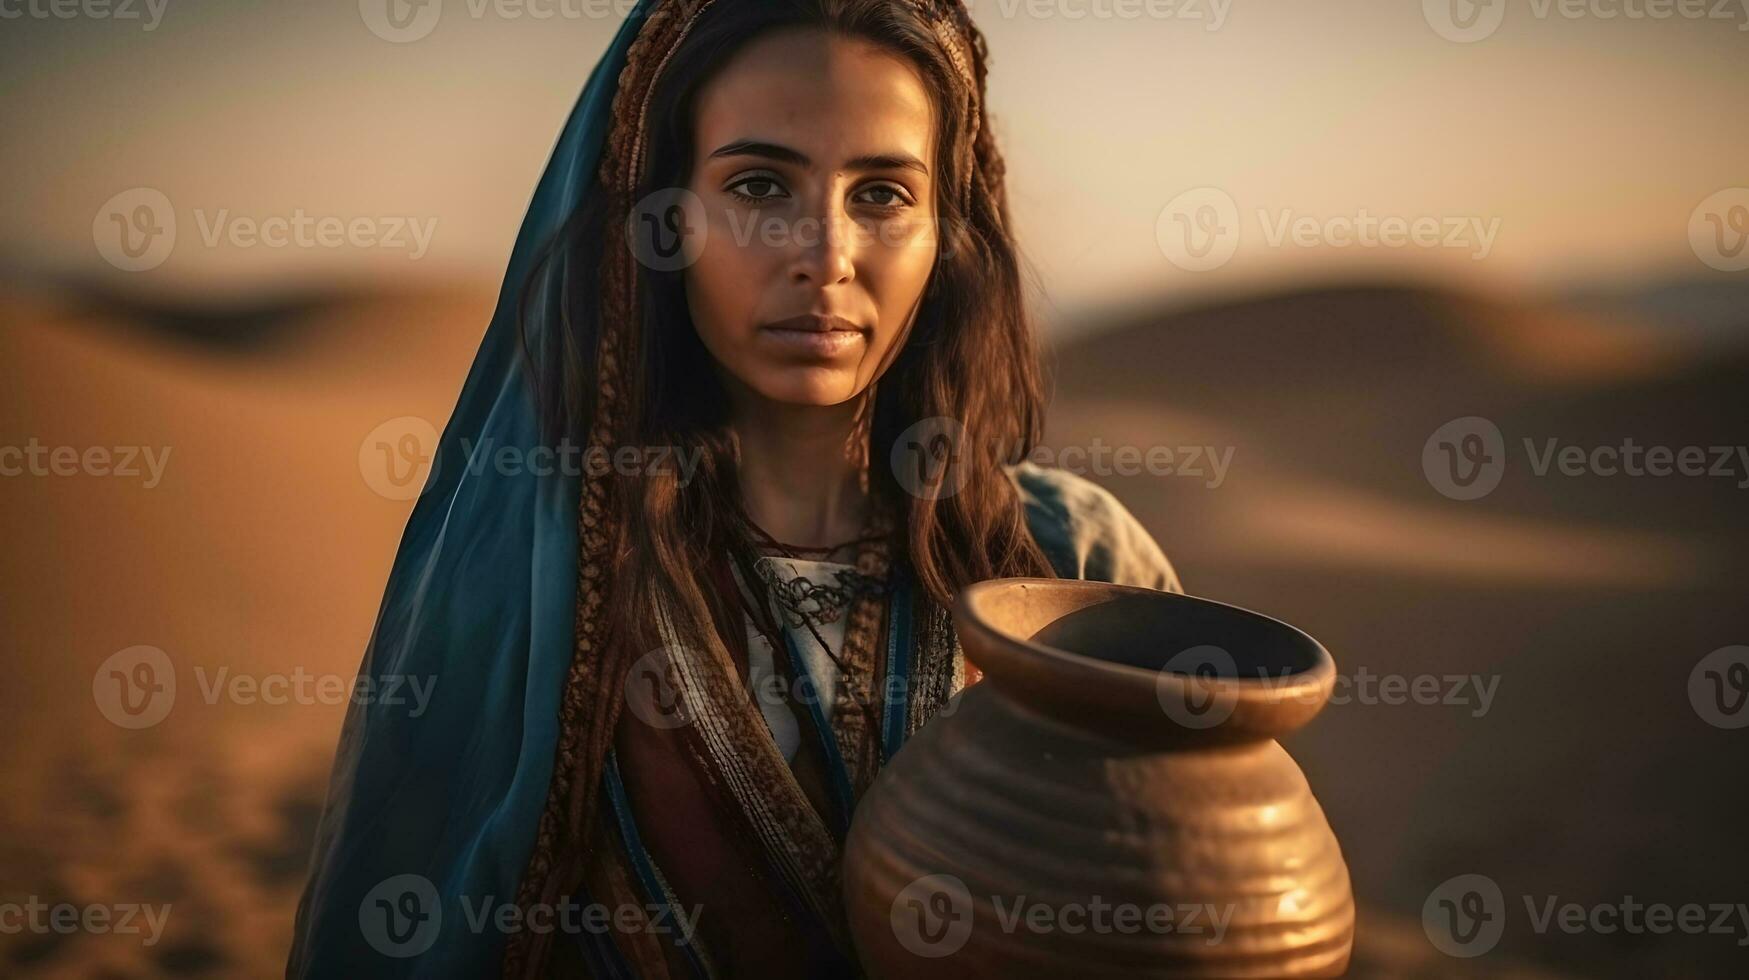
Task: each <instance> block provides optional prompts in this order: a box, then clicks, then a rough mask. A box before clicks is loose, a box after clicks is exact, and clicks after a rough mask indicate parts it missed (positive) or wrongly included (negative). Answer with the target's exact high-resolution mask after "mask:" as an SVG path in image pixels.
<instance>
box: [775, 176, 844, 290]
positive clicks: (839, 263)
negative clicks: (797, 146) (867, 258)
mask: <svg viewBox="0 0 1749 980" xmlns="http://www.w3.org/2000/svg"><path fill="white" fill-rule="evenodd" d="M854 232H855V229H854V228H853V227H852V219H851V217H850V215H848V214H846V213H845V210H844V207H843V206H842V205H841V204H839V203H837V190H836V188H834V189H833V190H832V192H831V198H830V199H829V200H827V201H826V202H824V203H822V204H821V205H819V206H817V207H815V208H813V209H811V211H810V213H809V214H808V215H807V216H806V217H803V218H801V219H800V220H798V221H797V223H796V228H795V229H794V231H793V234H792V235H791V239H792V241H791V244H790V248H791V251H792V253H793V257H792V258H791V260H790V277H791V278H792V279H793V280H794V281H795V282H796V283H797V284H809V283H812V284H815V285H820V286H831V285H839V284H843V283H848V282H850V281H852V280H853V279H855V278H856V241H855V238H856V236H855V234H854Z"/></svg>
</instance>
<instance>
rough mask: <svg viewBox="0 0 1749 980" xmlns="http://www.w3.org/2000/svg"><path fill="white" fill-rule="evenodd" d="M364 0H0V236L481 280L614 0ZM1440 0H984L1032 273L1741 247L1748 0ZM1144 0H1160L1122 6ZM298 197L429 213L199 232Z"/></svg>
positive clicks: (1596, 255)
mask: <svg viewBox="0 0 1749 980" xmlns="http://www.w3.org/2000/svg"><path fill="white" fill-rule="evenodd" d="M60 2H62V3H67V4H70V5H71V6H69V7H66V8H61V9H65V10H71V11H92V12H93V13H95V12H97V11H102V10H105V9H111V7H113V6H115V5H119V4H120V3H121V0H112V4H111V7H106V6H105V5H103V4H102V3H100V2H99V0H60ZM374 2H377V0H362V3H361V2H358V0H352V2H339V0H335V2H321V3H318V2H311V3H233V4H223V3H218V2H193V0H153V2H152V4H148V3H147V2H146V0H132V3H131V5H130V10H131V11H132V12H134V13H136V14H137V15H138V17H139V19H137V20H131V21H130V20H121V19H116V18H115V17H114V16H113V15H112V16H108V17H100V16H94V15H93V13H80V14H79V15H78V16H76V17H74V18H72V19H60V18H57V17H55V16H53V14H52V13H48V12H47V11H49V4H50V0H0V13H5V14H6V15H7V16H6V17H5V18H4V19H0V152H3V153H4V158H5V159H6V161H7V170H8V174H9V179H8V180H6V181H4V182H0V257H3V258H4V259H5V260H6V261H7V263H8V264H9V265H12V266H14V267H16V266H18V265H20V264H23V265H25V266H26V267H28V268H56V269H62V270H90V271H94V272H95V271H102V272H105V273H110V270H109V268H108V266H106V265H105V264H104V261H103V259H102V258H101V257H100V256H99V253H98V251H97V248H96V246H95V245H94V234H95V232H94V229H93V224H94V221H95V220H96V219H97V218H98V216H99V213H100V211H101V209H102V208H103V207H104V206H105V204H106V202H107V201H109V200H110V199H111V198H112V196H113V195H116V194H117V193H118V192H122V191H126V190H129V189H131V188H136V187H148V188H153V189H155V190H157V191H160V192H162V193H163V194H164V195H165V197H166V198H167V199H168V200H169V201H170V202H171V203H172V206H173V208H174V209H175V213H176V215H177V220H178V234H177V238H176V244H175V248H174V251H173V252H172V253H171V254H170V255H169V257H168V259H167V260H166V261H164V262H163V264H162V265H160V266H158V267H157V268H154V269H152V270H150V271H146V272H135V273H127V274H125V277H126V278H127V279H128V280H129V281H130V282H131V283H134V284H138V285H142V286H145V287H149V288H171V289H179V290H180V289H196V290H200V291H209V290H210V291H219V292H222V291H231V290H238V289H250V288H255V287H256V286H257V285H259V284H261V283H263V282H270V281H275V280H281V279H285V278H287V277H291V278H297V279H303V278H306V277H308V278H320V277H327V276H331V275H333V274H335V273H337V272H340V273H347V274H356V275H361V276H366V277H369V278H371V279H373V280H374V279H377V278H379V277H401V276H407V277H412V278H420V277H428V276H433V275H436V276H445V277H447V276H453V275H465V276H472V277H478V278H481V279H485V280H495V279H496V278H497V277H498V276H499V275H500V274H501V271H502V268H503V263H504V260H505V258H506V256H507V255H508V251H509V247H510V244H511V241H512V239H513V237H514V235H515V233H516V229H517V226H518V224H519V222H520V221H521V218H522V212H523V209H524V207H525V205H526V202H527V199H528V195H529V193H530V191H531V190H532V188H533V186H534V182H535V180H536V178H537V177H538V175H539V172H540V169H541V167H542V166H543V165H544V163H545V159H546V155H547V153H548V151H549V150H550V148H551V145H552V141H553V139H554V137H555V135H556V134H557V132H558V128H559V126H560V125H561V124H562V122H563V119H564V117H565V115H566V113H567V111H568V110H569V109H570V107H571V104H572V102H573V101H574V99H575V97H576V95H577V93H578V91H579V90H580V88H581V86H582V84H583V81H584V80H585V78H586V76H587V74H588V72H589V69H590V67H591V66H592V65H593V64H594V63H595V61H596V59H597V58H598V57H599V55H600V53H601V52H602V50H603V49H604V48H605V45H606V43H607V40H608V38H609V37H610V35H611V32H612V31H613V30H614V29H615V28H616V26H617V20H614V19H612V17H611V16H609V17H606V18H604V17H601V16H598V15H595V14H597V13H598V12H599V11H600V10H601V9H602V8H601V7H599V6H595V7H591V6H590V3H591V2H592V0H497V2H496V3H492V4H488V3H487V2H486V0H431V2H440V3H441V4H442V5H441V6H440V7H438V8H436V9H437V10H439V11H441V14H440V16H439V19H438V20H437V21H436V22H435V24H434V26H433V27H432V28H431V29H430V31H429V33H428V34H427V35H426V36H424V37H422V38H420V39H418V40H415V41H411V42H409V43H390V42H389V41H386V40H384V39H382V38H381V37H379V36H377V35H376V34H374V33H372V31H371V30H370V29H369V27H367V23H366V16H365V13H366V12H367V11H368V10H369V8H370V5H371V4H372V3H374ZM1442 2H1445V0H1428V2H1427V3H1425V4H1424V3H1419V2H1403V3H1393V4H1381V3H1377V2H1364V0H1331V2H1324V3H1317V4H1312V3H1303V2H1294V0H1268V2H1265V0H1252V2H1246V0H1221V2H1220V3H1219V4H1216V3H1215V0H1152V6H1151V7H1150V6H1149V5H1148V4H1145V3H1144V2H1143V0H1037V2H1033V3H1029V2H1024V0H978V2H977V3H975V4H974V5H973V10H974V16H975V18H976V19H977V21H978V22H979V24H980V26H981V27H982V28H983V29H984V31H985V33H986V36H987V38H988V40H989V44H990V48H991V51H992V55H993V60H992V67H991V92H990V108H991V111H992V112H993V113H994V115H995V117H996V120H997V122H996V125H997V127H998V130H997V131H998V135H999V137H1000V138H1001V139H1002V140H1003V143H1004V149H1005V153H1006V155H1007V159H1008V162H1009V167H1010V190H1011V194H1012V203H1013V205H1014V208H1015V212H1016V215H1017V223H1018V225H1019V232H1020V235H1021V242H1022V247H1023V248H1024V250H1025V251H1026V253H1027V255H1028V256H1029V257H1030V259H1031V260H1032V262H1033V263H1034V265H1035V267H1036V269H1037V271H1038V273H1039V277H1040V279H1041V282H1042V285H1043V288H1044V290H1045V292H1046V296H1047V301H1048V303H1049V304H1050V305H1051V306H1053V307H1054V308H1055V309H1056V310H1058V311H1062V312H1067V313H1071V314H1072V313H1073V312H1074V311H1076V310H1080V309H1084V308H1086V307H1088V306H1091V305H1097V304H1102V303H1107V302H1112V301H1121V300H1124V299H1128V298H1135V297H1140V296H1154V295H1161V294H1168V293H1173V292H1191V291H1195V290H1201V289H1232V288H1248V287H1252V286H1257V285H1264V284H1269V283H1273V282H1279V281H1290V280H1295V279H1300V278H1305V277H1316V276H1320V275H1328V274H1343V273H1350V274H1352V273H1356V272H1359V273H1362V274H1366V273H1372V272H1379V271H1383V270H1403V269H1407V270H1410V271H1413V272H1424V273H1426V274H1428V275H1434V276H1438V277H1442V278H1451V279H1454V280H1458V281H1478V282H1487V283H1489V284H1507V285H1509V286H1514V285H1530V286H1533V287H1535V286H1543V285H1550V284H1559V283H1564V282H1568V281H1573V280H1599V279H1601V280H1617V279H1622V278H1631V277H1639V276H1644V277H1662V276H1667V275H1674V276H1685V275H1687V276H1699V277H1704V276H1720V275H1730V274H1731V273H1729V272H1723V273H1721V272H1717V271H1714V270H1713V269H1710V268H1708V267H1707V266H1706V265H1704V264H1702V262H1701V261H1700V260H1698V259H1697V257H1696V252H1695V251H1694V249H1693V248H1692V247H1691V244H1690V237H1689V232H1690V225H1691V219H1694V218H1695V217H1696V216H1695V212H1696V207H1697V205H1699V204H1700V203H1701V202H1702V201H1703V200H1704V199H1707V198H1708V197H1709V196H1711V195H1714V194H1715V193H1717V192H1719V191H1721V190H1726V189H1729V188H1732V187H1749V113H1745V111H1744V108H1743V99H1744V96H1745V94H1749V84H1746V83H1749V30H1745V29H1744V28H1745V27H1749V12H1746V11H1745V10H1744V9H1742V4H1738V6H1733V7H1728V8H1719V7H1717V6H1716V5H1715V3H1713V2H1710V0H1709V2H1708V3H1706V4H1702V5H1698V6H1696V5H1692V4H1690V5H1686V6H1687V9H1690V10H1700V11H1701V12H1703V13H1704V12H1710V11H1719V10H1721V9H1722V10H1723V12H1724V13H1726V14H1729V15H1731V16H1730V19H1712V18H1701V19H1694V18H1688V17H1684V16H1681V15H1680V13H1679V12H1673V13H1672V15H1671V16H1668V17H1665V18H1663V19H1651V18H1647V17H1644V16H1639V17H1630V16H1627V12H1639V13H1642V14H1643V13H1644V12H1645V10H1646V9H1647V8H1646V6H1645V0H1585V2H1583V3H1576V2H1574V0H1568V2H1567V3H1565V4H1561V3H1557V2H1554V0H1551V2H1550V3H1541V2H1537V3H1532V2H1528V0H1527V2H1524V3H1516V2H1514V3H1509V4H1508V5H1507V7H1506V8H1505V15H1504V18H1503V20H1501V21H1500V22H1499V23H1498V25H1497V27H1495V28H1494V29H1493V31H1492V33H1491V34H1489V35H1488V36H1486V37H1485V38H1482V39H1480V40H1476V41H1473V42H1468V43H1461V42H1458V41H1453V40H1448V39H1447V38H1446V37H1444V36H1441V34H1440V33H1439V30H1438V29H1436V26H1435V21H1437V20H1438V18H1439V14H1438V10H1437V7H1438V4H1440V3H1442ZM1455 2H1457V3H1458V4H1459V5H1460V7H1461V6H1463V5H1465V4H1467V0H1455ZM1733 2H1736V0H1733ZM1743 2H1744V3H1749V0H1743ZM1656 3H1657V0H1653V9H1657V7H1656ZM1149 9H1153V10H1157V11H1160V12H1162V13H1163V14H1164V15H1165V16H1159V17H1149V16H1145V15H1144V16H1140V17H1134V16H1132V17H1120V16H1117V14H1119V13H1121V12H1125V11H1126V10H1127V11H1129V12H1145V11H1146V10H1149ZM1481 9H1482V10H1483V11H1484V15H1485V14H1486V10H1487V9H1488V8H1481ZM32 11H35V13H32ZM1562 11H1566V12H1567V14H1563V13H1562ZM21 12H22V13H21ZM536 12H550V13H551V15H552V16H549V17H546V18H544V19H537V18H536V17H535V16H534V14H535V13H536ZM1609 12H1615V13H1616V14H1617V16H1614V17H1605V16H1602V15H1603V14H1606V13H1609ZM1076 13H1080V14H1082V15H1083V16H1080V17H1079V18H1076V17H1073V16H1071V15H1073V14H1076ZM14 14H18V15H17V16H14ZM1568 15H1576V16H1568ZM154 16H156V18H157V19H156V20H155V26H154V27H152V29H150V30H147V29H145V27H146V26H147V24H148V23H153V22H154V20H153V18H154ZM1211 28H1215V29H1211ZM1448 29H1449V28H1448ZM1195 188H1214V189H1216V190H1217V191H1218V192H1219V193H1220V194H1222V195H1225V198H1226V199H1227V200H1230V201H1231V202H1232V205H1233V208H1234V210H1235V212H1236V215H1237V222H1238V224H1237V239H1236V245H1235V246H1234V251H1233V253H1232V256H1231V258H1230V259H1228V260H1227V261H1225V262H1224V263H1223V264H1220V265H1219V266H1218V267H1215V268H1212V269H1209V270H1205V271H1195V270H1191V269H1187V268H1185V267H1184V266H1183V265H1182V264H1180V263H1175V262H1174V261H1173V258H1172V256H1171V255H1169V254H1168V252H1169V248H1168V247H1165V246H1163V245H1162V243H1161V237H1160V235H1159V234H1158V232H1159V231H1160V229H1161V227H1162V226H1164V227H1165V228H1166V230H1167V234H1168V237H1170V235H1171V234H1178V233H1180V230H1175V226H1173V224H1172V222H1173V221H1174V220H1177V219H1174V218H1173V217H1172V216H1171V215H1168V216H1167V217H1166V218H1165V219H1162V210H1163V209H1165V208H1166V207H1167V206H1168V203H1169V202H1173V201H1174V200H1175V199H1176V198H1179V195H1180V194H1181V193H1183V192H1185V191H1188V190H1192V189H1195ZM1182 200H1183V199H1180V202H1182ZM299 211H301V212H302V213H304V214H306V215H308V216H310V217H312V218H317V217H328V218H337V219H341V220H343V221H350V220H352V219H355V218H359V217H365V218H371V219H379V218H386V217H404V218H407V219H409V220H410V221H412V222H414V223H423V224H424V225H425V226H426V228H427V230H428V231H429V242H428V243H427V244H426V247H425V249H424V251H423V253H422V254H421V255H420V256H419V257H418V258H417V259H415V258H412V257H411V256H412V249H411V248H410V247H390V246H388V245H383V246H376V247H358V246H344V245H342V246H309V247H297V246H290V247H284V248H270V247H266V246H264V245H260V244H255V245H253V246H251V247H242V246H237V245H235V244H233V243H232V242H230V241H227V240H223V239H221V240H220V241H219V242H218V243H217V244H211V245H209V244H208V243H207V241H206V237H207V236H206V235H205V234H203V231H210V229H211V228H212V227H215V224H214V223H215V222H218V221H220V220H224V221H234V220H237V219H239V218H245V219H252V220H255V221H261V220H265V219H268V218H272V217H275V216H279V217H284V218H290V217H292V216H293V215H294V214H296V213H298V212H299ZM1720 213H1721V214H1724V213H1726V212H1723V211H1721V212H1720ZM221 215H222V216H223V217H222V218H221ZM1366 216H1370V217H1371V218H1372V219H1375V220H1382V219H1385V218H1394V219H1396V220H1398V221H1399V222H1401V223H1403V224H1407V223H1409V222H1413V221H1415V220H1418V219H1419V220H1421V221H1422V222H1423V224H1424V227H1426V228H1429V229H1431V228H1437V229H1439V231H1438V235H1437V238H1438V239H1439V241H1440V244H1437V245H1433V244H1427V245H1420V246H1417V245H1414V244H1408V245H1402V244H1399V245H1396V246H1386V245H1370V246H1369V245H1365V244H1359V243H1355V244H1348V245H1345V246H1338V244H1336V243H1337V242H1339V241H1344V240H1349V239H1352V238H1354V237H1355V235H1354V234H1353V230H1352V229H1358V228H1360V227H1361V226H1362V225H1363V224H1364V221H1365V219H1366ZM1696 220H1698V219H1696ZM1332 222H1334V223H1332ZM1297 225H1304V226H1305V227H1306V228H1309V229H1310V230H1302V231H1301V232H1300V233H1299V235H1298V236H1296V235H1295V234H1294V233H1293V229H1294V228H1295V227H1296V226H1297ZM1345 229H1350V231H1348V232H1346V233H1345ZM1308 236H1309V237H1308ZM1296 237H1301V238H1304V239H1305V240H1306V241H1307V242H1309V243H1310V244H1300V243H1298V242H1296ZM1272 238H1273V239H1276V240H1275V241H1272ZM1429 241H1431V239H1430V240H1429ZM111 274H113V273H111ZM1736 275H1737V276H1739V277H1740V276H1741V273H1737V274H1736Z"/></svg>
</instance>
